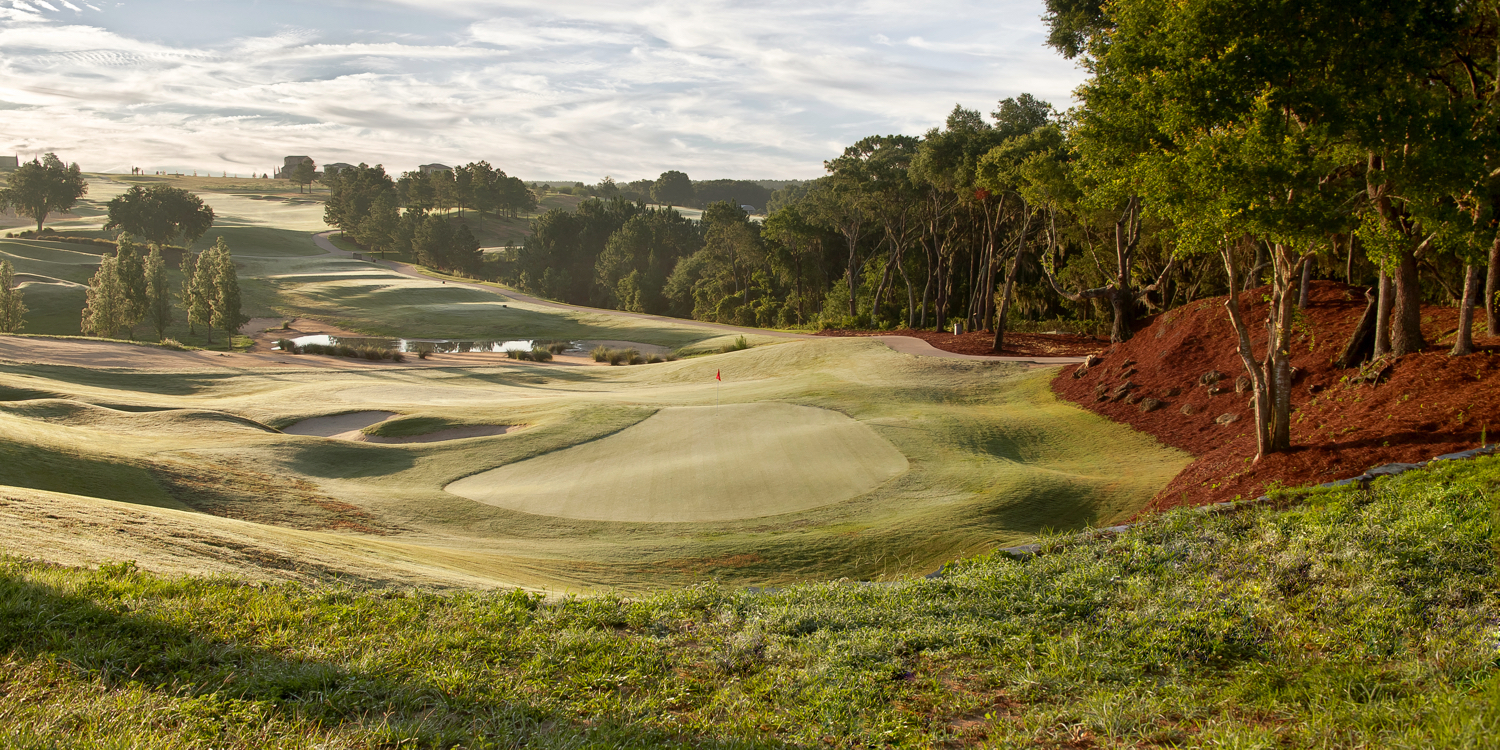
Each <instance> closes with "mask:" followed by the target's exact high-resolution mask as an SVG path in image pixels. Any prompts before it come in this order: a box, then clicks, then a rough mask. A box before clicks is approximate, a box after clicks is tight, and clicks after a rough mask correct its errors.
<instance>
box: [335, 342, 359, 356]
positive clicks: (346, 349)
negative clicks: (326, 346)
mask: <svg viewBox="0 0 1500 750" xmlns="http://www.w3.org/2000/svg"><path fill="white" fill-rule="evenodd" d="M333 351H334V353H335V354H338V355H339V356H340V357H358V356H359V350H358V349H355V348H354V347H352V346H350V345H348V344H339V345H338V346H335V347H334V348H333Z"/></svg>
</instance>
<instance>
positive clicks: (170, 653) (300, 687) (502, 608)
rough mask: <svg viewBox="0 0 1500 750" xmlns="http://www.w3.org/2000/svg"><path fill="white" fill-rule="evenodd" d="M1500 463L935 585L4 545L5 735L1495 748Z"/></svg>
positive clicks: (1178, 517) (627, 743)
mask: <svg viewBox="0 0 1500 750" xmlns="http://www.w3.org/2000/svg"><path fill="white" fill-rule="evenodd" d="M1497 501H1500V459H1494V458H1491V459H1485V460H1481V461H1474V462H1463V463H1453V464H1445V465H1440V466H1438V467H1436V468H1434V469H1431V470H1429V471H1424V472H1417V473H1412V474H1408V475H1405V476H1402V477H1399V478H1396V479H1392V480H1383V481H1380V482H1377V483H1376V485H1375V487H1374V489H1373V491H1371V492H1369V493H1365V492H1361V491H1359V490H1350V491H1345V492H1338V493H1327V494H1321V495H1318V496H1314V497H1311V498H1309V499H1308V500H1307V502H1306V504H1305V505H1302V506H1299V507H1295V508H1293V509H1291V510H1285V511H1277V510H1275V509H1272V508H1262V509H1256V510H1250V511H1245V512H1241V513H1239V514H1236V515H1223V516H1214V515H1204V514H1200V513H1194V512H1189V511H1183V512H1176V513H1173V514H1171V515H1168V516H1165V517H1163V518H1160V519H1158V520H1156V521H1153V522H1151V523H1147V524H1144V525H1142V526H1140V527H1137V528H1136V529H1133V530H1131V531H1129V532H1127V533H1124V534H1122V535H1120V536H1118V537H1113V538H1108V539H1100V540H1094V541H1079V540H1066V539H1054V540H1052V541H1050V542H1048V544H1047V547H1048V550H1047V554H1045V555H1044V556H1042V557H1039V558H1034V559H1029V560H1020V561H1017V560H1011V559H1008V558H1004V557H979V558H975V559H972V560H969V561H966V562H963V563H960V564H956V565H954V566H951V567H950V568H949V570H948V571H947V572H946V575H945V576H944V577H942V578H940V579H936V580H915V581H909V582H903V583H899V584H895V585H888V586H863V585H859V584H853V583H822V584H809V585H802V586H794V587H789V588H785V589H781V590H778V591H774V592H767V593H753V592H749V591H745V590H733V589H727V588H721V587H718V586H714V585H701V586H693V587H688V588H684V589H679V590H675V591H671V592H667V593H662V594H657V595H652V596H646V597H641V598H632V599H626V598H621V597H618V596H611V595H604V596H594V597H583V598H569V599H562V600H552V601H547V600H544V599H542V598H540V597H537V596H534V595H530V594H526V593H523V592H519V591H496V592H490V593H474V592H470V593H451V594H440V593H431V592H424V591H421V590H410V589H400V590H394V589H383V588H376V589H362V588H359V587H356V586H349V585H312V586H309V585H304V584H296V583H289V584H276V585H270V586H263V585H257V586H247V585H245V584H243V583H241V582H240V581H237V580H233V579H228V578H191V577H188V578H163V577H159V576H155V575H151V574H147V573H144V572H142V571H140V570H139V569H137V568H136V567H135V566H133V565H131V564H129V563H123V564H114V565H107V566H102V567H100V568H99V569H98V570H84V569H75V568H64V567H55V566H50V565H47V564H45V563H40V562H28V561H23V560H21V559H19V558H14V557H12V558H9V559H7V560H6V561H5V563H4V564H3V566H0V654H3V655H4V657H3V659H0V680H3V684H4V685H5V691H4V693H3V695H0V714H3V715H4V716H5V718H6V720H5V722H3V727H0V738H3V742H4V743H5V744H7V745H11V746H19V747H48V746H55V745H57V744H66V745H68V746H74V747H115V746H118V745H119V742H118V740H119V739H120V738H124V737H129V738H130V746H132V747H184V746H213V747H219V748H252V747H253V748H261V747H288V748H303V747H355V748H358V747H372V748H373V747H397V746H400V747H457V746H462V747H521V746H525V747H543V748H550V747H559V748H561V747H642V746H669V747H670V746H678V747H726V748H727V747H815V746H816V747H830V746H831V747H851V748H852V747H871V746H880V747H890V746H895V747H935V746H969V745H987V746H1007V747H1033V746H1042V747H1069V748H1072V747H1142V746H1172V747H1396V748H1402V747H1409V748H1448V747H1452V748H1471V747H1472V748H1477V747H1485V746H1488V745H1489V744H1490V742H1491V740H1492V739H1493V736H1494V733H1495V732H1496V731H1497V729H1500V671H1497V660H1496V657H1497V651H1496V644H1495V635H1496V631H1495V627H1496V626H1495V623H1496V620H1497V617H1500V601H1497V594H1496V589H1495V586H1494V582H1495V580H1496V574H1497V573H1500V569H1497V558H1496V555H1495V549H1494V547H1493V546H1492V545H1493V543H1494V540H1495V538H1496V535H1497V527H1496V526H1495V520H1494V513H1495V510H1496V504H1497Z"/></svg>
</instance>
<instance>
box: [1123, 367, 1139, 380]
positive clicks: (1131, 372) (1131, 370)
mask: <svg viewBox="0 0 1500 750" xmlns="http://www.w3.org/2000/svg"><path fill="white" fill-rule="evenodd" d="M1135 372H1136V370H1135V368H1134V367H1128V368H1126V369H1125V372H1122V373H1120V377H1122V378H1128V377H1130V376H1131V375H1134V374H1135Z"/></svg>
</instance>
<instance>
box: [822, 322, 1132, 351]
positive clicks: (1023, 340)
mask: <svg viewBox="0 0 1500 750" xmlns="http://www.w3.org/2000/svg"><path fill="white" fill-rule="evenodd" d="M817 335H819V336H910V337H912V338H918V339H922V340H923V341H926V342H927V343H929V344H932V346H933V347H934V348H937V349H942V350H943V351H945V352H953V353H955V354H978V355H982V356H996V355H999V356H1004V357H1081V356H1083V355H1085V354H1097V353H1098V352H1100V351H1102V350H1103V349H1104V348H1105V347H1107V346H1109V339H1098V338H1094V337H1092V336H1077V335H1074V334H1070V333H1007V334H1005V348H1004V349H1003V350H1001V351H998V352H997V351H995V350H994V349H993V348H991V346H992V345H993V344H994V343H995V334H994V333H988V332H985V331H973V332H971V333H964V334H959V335H957V336H955V335H953V334H951V333H945V332H941V331H924V330H918V329H912V328H899V329H896V330H894V331H864V330H849V329H838V328H830V329H827V330H823V331H819V332H818V334H817Z"/></svg>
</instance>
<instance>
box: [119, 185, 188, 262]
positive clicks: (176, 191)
mask: <svg viewBox="0 0 1500 750" xmlns="http://www.w3.org/2000/svg"><path fill="white" fill-rule="evenodd" d="M106 209H107V211H108V215H109V221H108V223H106V224H105V225H104V228H105V229H119V230H121V231H124V232H127V233H129V234H132V235H135V236H137V237H144V238H145V239H146V240H147V241H148V242H150V243H151V244H153V245H156V246H157V247H163V246H165V245H168V244H170V243H171V242H172V240H174V239H177V238H178V237H181V238H182V241H183V245H184V246H185V247H191V246H192V244H193V243H194V242H197V241H198V240H199V239H200V238H202V237H203V235H204V234H205V233H207V232H208V230H209V228H211V227H212V226H213V224H214V218H215V217H214V210H213V207H211V206H208V205H206V204H204V202H203V199H202V198H200V197H198V196H196V195H194V194H192V193H190V192H188V191H186V190H183V189H182V188H174V187H171V186H169V185H152V186H151V187H148V188H142V187H140V186H139V185H137V186H135V187H132V188H130V189H129V190H127V191H125V192H124V193H123V194H121V195H117V196H115V197H114V198H111V199H110V201H109V203H107V204H106Z"/></svg>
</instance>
